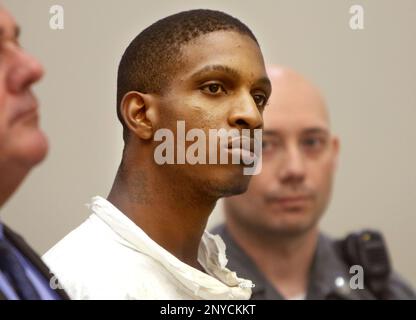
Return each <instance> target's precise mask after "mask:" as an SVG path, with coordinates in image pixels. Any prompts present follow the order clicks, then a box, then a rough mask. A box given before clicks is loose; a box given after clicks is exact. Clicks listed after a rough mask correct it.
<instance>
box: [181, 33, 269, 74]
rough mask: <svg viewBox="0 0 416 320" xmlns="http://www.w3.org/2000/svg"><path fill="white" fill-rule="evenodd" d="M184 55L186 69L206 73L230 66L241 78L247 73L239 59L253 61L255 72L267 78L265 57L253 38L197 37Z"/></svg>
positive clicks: (237, 35)
mask: <svg viewBox="0 0 416 320" xmlns="http://www.w3.org/2000/svg"><path fill="white" fill-rule="evenodd" d="M181 53H182V56H183V60H184V62H185V65H184V67H185V68H186V69H188V68H189V69H194V70H193V71H196V70H197V69H202V68H203V67H206V66H209V65H224V66H225V67H227V66H228V68H229V69H228V70H232V69H234V70H233V71H238V72H233V73H234V75H236V74H237V73H238V74H241V73H243V71H246V69H243V68H242V67H241V65H240V64H238V63H235V62H236V61H241V60H239V59H244V60H249V61H251V66H252V68H251V70H253V72H254V71H257V73H258V71H259V70H261V73H262V75H263V76H265V77H267V74H266V71H265V66H264V61H263V56H262V54H261V51H260V48H259V47H258V45H257V43H256V42H255V41H254V40H253V39H251V38H250V37H249V36H247V35H245V34H242V33H239V32H237V31H233V30H221V31H213V32H209V33H206V34H203V35H200V36H198V37H196V38H195V39H193V40H191V41H189V42H187V43H185V44H183V45H182V46H181Z"/></svg>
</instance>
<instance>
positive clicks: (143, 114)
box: [120, 91, 156, 140]
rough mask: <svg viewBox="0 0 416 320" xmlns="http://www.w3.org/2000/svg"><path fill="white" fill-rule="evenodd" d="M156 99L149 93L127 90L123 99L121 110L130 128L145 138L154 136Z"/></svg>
mask: <svg viewBox="0 0 416 320" xmlns="http://www.w3.org/2000/svg"><path fill="white" fill-rule="evenodd" d="M154 109H155V106H154V99H152V96H151V95H149V94H144V93H141V92H137V91H130V92H127V93H126V94H125V95H124V97H123V99H122V100H121V106H120V112H121V116H122V118H123V120H124V123H125V124H126V126H127V127H128V128H129V130H130V131H131V132H132V133H133V134H135V135H136V136H137V137H139V138H140V139H143V140H149V139H151V138H152V137H153V134H154V128H155V123H154V121H156V112H155V111H156V110H154Z"/></svg>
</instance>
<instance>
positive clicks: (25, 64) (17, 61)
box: [8, 47, 44, 93]
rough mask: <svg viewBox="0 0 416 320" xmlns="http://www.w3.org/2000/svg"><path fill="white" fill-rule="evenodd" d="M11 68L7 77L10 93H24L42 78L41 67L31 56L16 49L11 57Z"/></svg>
mask: <svg viewBox="0 0 416 320" xmlns="http://www.w3.org/2000/svg"><path fill="white" fill-rule="evenodd" d="M12 63H13V67H12V68H11V69H10V72H9V75H8V83H9V89H10V91H12V92H14V93H19V92H21V91H24V90H26V89H28V88H30V86H31V85H32V84H34V83H36V82H37V81H39V80H40V79H41V78H42V76H43V73H44V71H43V67H42V65H41V64H40V63H39V62H38V61H37V60H36V59H35V58H34V57H32V56H31V55H29V54H27V53H26V52H24V51H23V50H22V49H21V48H18V47H16V48H15V52H14V56H13V62H12Z"/></svg>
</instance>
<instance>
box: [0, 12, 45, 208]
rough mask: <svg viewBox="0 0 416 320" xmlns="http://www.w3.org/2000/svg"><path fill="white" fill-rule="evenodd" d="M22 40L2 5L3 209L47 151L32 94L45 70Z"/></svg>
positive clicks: (0, 196) (0, 120) (0, 183)
mask: <svg viewBox="0 0 416 320" xmlns="http://www.w3.org/2000/svg"><path fill="white" fill-rule="evenodd" d="M18 37H19V28H18V26H17V25H16V22H15V20H14V19H13V17H12V16H11V15H10V14H9V13H8V12H7V11H6V10H5V8H3V7H2V6H1V5H0V177H1V179H0V206H1V205H2V204H3V203H4V202H5V201H6V200H7V198H8V197H9V196H10V194H11V193H12V192H13V191H14V190H15V189H16V188H17V186H18V185H19V183H20V182H21V181H22V180H23V178H24V177H25V176H26V174H27V173H28V172H29V170H30V169H31V168H32V167H33V166H34V165H36V164H37V163H39V162H40V161H41V160H42V159H43V158H44V157H45V155H46V152H47V141H46V138H45V136H44V134H43V132H42V131H41V130H40V129H39V125H38V113H37V109H38V105H37V102H36V99H35V97H34V95H33V94H32V92H31V87H32V85H33V84H34V83H36V82H37V81H38V80H39V79H40V78H41V77H42V74H43V70H42V67H41V65H40V64H39V63H38V62H37V61H36V60H35V59H34V58H32V57H31V56H29V55H28V54H26V53H25V52H24V50H23V49H22V47H20V45H19V40H18Z"/></svg>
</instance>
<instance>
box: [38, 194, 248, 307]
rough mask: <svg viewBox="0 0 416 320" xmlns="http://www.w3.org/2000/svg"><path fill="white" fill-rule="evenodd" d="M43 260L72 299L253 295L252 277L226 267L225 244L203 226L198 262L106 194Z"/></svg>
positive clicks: (240, 296) (246, 297)
mask: <svg viewBox="0 0 416 320" xmlns="http://www.w3.org/2000/svg"><path fill="white" fill-rule="evenodd" d="M89 208H90V210H91V212H92V213H91V215H90V217H89V218H88V219H87V220H86V221H85V222H84V223H83V224H81V225H80V226H79V227H78V228H76V229H75V230H73V231H72V232H71V233H69V234H68V235H67V236H66V237H65V238H63V239H62V240H61V241H60V242H58V243H57V244H56V245H55V246H54V247H53V248H52V249H50V250H49V251H48V252H47V253H46V254H45V255H44V256H43V260H44V261H45V263H46V264H47V265H48V266H49V268H50V269H51V271H52V272H53V273H54V274H55V276H57V278H58V279H59V283H60V284H61V285H62V287H63V288H64V289H65V290H66V292H67V293H68V294H69V296H70V297H71V298H72V299H249V298H250V296H251V287H252V282H251V281H249V280H245V279H241V278H238V277H237V275H236V274H235V272H231V271H230V270H229V269H227V268H226V264H227V258H226V256H225V244H224V242H223V241H222V239H221V238H220V237H219V236H214V235H211V234H210V233H208V232H206V231H205V232H204V234H203V236H202V239H201V243H200V246H199V251H198V262H199V263H200V264H201V266H202V267H203V268H204V270H205V271H206V272H207V273H204V272H201V271H199V270H197V269H195V268H193V267H191V266H189V265H187V264H185V263H183V262H182V261H180V260H179V259H177V258H176V257H175V256H174V255H172V254H171V253H169V252H168V251H167V250H165V249H164V248H162V247H161V246H159V245H158V244H157V243H156V242H155V241H153V240H152V239H151V238H149V236H147V235H146V233H145V232H144V231H143V230H142V229H140V228H139V227H138V226H137V225H136V224H135V223H134V222H133V221H131V220H130V219H129V218H128V217H127V216H125V215H124V214H123V213H122V212H121V211H119V210H118V209H117V208H116V207H115V206H113V205H112V204H111V203H110V202H109V201H107V200H106V199H104V198H102V197H98V196H97V197H94V198H92V201H91V204H90V205H89Z"/></svg>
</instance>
